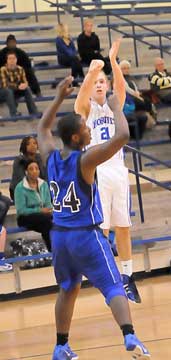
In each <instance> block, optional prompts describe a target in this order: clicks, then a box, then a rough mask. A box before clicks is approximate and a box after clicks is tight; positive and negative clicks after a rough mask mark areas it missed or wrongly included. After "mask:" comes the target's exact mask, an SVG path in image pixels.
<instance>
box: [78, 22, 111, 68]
mask: <svg viewBox="0 0 171 360" xmlns="http://www.w3.org/2000/svg"><path fill="white" fill-rule="evenodd" d="M77 44H78V52H79V55H80V57H81V61H82V62H83V63H85V64H87V65H90V63H91V60H93V59H100V60H103V61H104V63H105V65H104V68H103V70H104V72H105V73H106V74H107V75H108V74H110V73H111V66H110V61H109V58H108V57H104V56H103V55H102V54H101V52H100V40H99V37H98V36H97V35H96V34H95V32H93V21H92V20H91V19H86V20H85V21H84V31H83V32H82V33H81V34H80V35H79V36H78V39H77Z"/></svg>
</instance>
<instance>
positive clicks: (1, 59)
mask: <svg viewBox="0 0 171 360" xmlns="http://www.w3.org/2000/svg"><path fill="white" fill-rule="evenodd" d="M11 49H13V50H15V53H16V56H17V64H18V65H19V66H22V67H23V68H24V70H25V73H26V77H27V81H28V83H29V86H30V88H31V90H32V92H33V93H34V94H35V95H36V96H40V95H41V91H40V86H39V83H38V80H37V78H36V76H35V74H34V71H33V69H32V66H31V61H30V59H29V57H28V55H27V54H26V52H25V51H23V50H22V49H20V48H18V47H17V40H16V38H15V36H14V35H12V34H10V35H8V36H7V39H6V47H4V48H3V49H2V50H0V67H2V66H4V65H5V64H6V57H7V53H8V51H9V50H11Z"/></svg>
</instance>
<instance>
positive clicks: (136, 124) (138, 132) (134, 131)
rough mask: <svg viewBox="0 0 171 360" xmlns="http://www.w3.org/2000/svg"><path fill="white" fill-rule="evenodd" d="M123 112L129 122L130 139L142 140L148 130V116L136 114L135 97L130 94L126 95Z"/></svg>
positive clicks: (143, 113)
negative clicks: (146, 129)
mask: <svg viewBox="0 0 171 360" xmlns="http://www.w3.org/2000/svg"><path fill="white" fill-rule="evenodd" d="M123 112H124V114H125V116H126V118H127V121H128V125H129V131H130V137H131V138H133V139H142V137H143V134H144V131H145V128H146V123H147V116H146V113H145V112H142V113H136V111H135V103H134V100H133V97H132V96H131V95H129V94H128V93H126V100H125V104H124V107H123Z"/></svg>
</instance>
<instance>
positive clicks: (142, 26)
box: [99, 14, 171, 67]
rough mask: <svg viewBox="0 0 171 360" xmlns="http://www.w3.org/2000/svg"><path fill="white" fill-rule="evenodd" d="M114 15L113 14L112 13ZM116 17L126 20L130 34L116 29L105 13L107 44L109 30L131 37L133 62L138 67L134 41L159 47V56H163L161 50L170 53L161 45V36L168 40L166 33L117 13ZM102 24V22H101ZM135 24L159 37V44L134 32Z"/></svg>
mask: <svg viewBox="0 0 171 360" xmlns="http://www.w3.org/2000/svg"><path fill="white" fill-rule="evenodd" d="M112 15H114V14H112ZM114 16H115V17H116V18H119V19H121V20H124V21H125V22H127V23H128V24H129V25H130V26H132V34H128V33H127V32H126V31H124V30H121V29H118V28H117V27H116V26H113V25H112V24H110V21H109V14H108V15H107V24H106V27H107V28H108V36H109V46H111V34H110V30H111V29H112V30H114V31H116V32H119V33H121V34H122V35H124V36H125V37H129V38H132V39H133V41H134V54H135V63H136V66H137V67H138V65H139V62H138V52H137V45H136V41H139V42H141V43H143V44H145V45H148V46H153V48H155V49H158V48H159V49H160V55H161V57H163V52H165V53H167V54H168V55H171V53H170V52H169V51H168V50H167V49H165V48H163V47H162V37H163V38H166V39H167V40H170V37H169V36H167V35H164V34H162V33H159V32H158V31H156V30H153V29H150V28H148V27H147V26H144V25H142V24H141V25H140V24H138V23H137V22H135V21H133V20H129V19H126V18H125V17H123V16H121V15H119V14H117V15H116V14H115V15H114ZM101 25H102V24H101ZM101 25H99V27H102V26H101ZM136 26H139V27H140V28H142V29H145V30H148V31H151V33H152V34H155V35H157V36H158V37H159V46H158V45H155V44H151V42H149V41H147V40H143V35H142V37H141V34H136V31H135V27H136Z"/></svg>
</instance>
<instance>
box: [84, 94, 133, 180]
mask: <svg viewBox="0 0 171 360" xmlns="http://www.w3.org/2000/svg"><path fill="white" fill-rule="evenodd" d="M108 101H109V105H110V107H111V109H112V111H113V112H114V115H115V119H116V131H115V135H114V136H113V137H112V138H111V139H110V140H108V141H106V142H104V143H103V144H100V145H96V146H92V147H91V148H89V149H88V150H87V151H86V152H85V153H84V154H83V155H82V157H81V172H82V176H83V178H84V180H85V181H86V182H87V183H88V184H92V183H93V181H94V173H95V169H96V167H97V166H98V165H100V164H102V163H103V162H105V161H106V160H108V159H110V158H111V157H112V156H113V155H114V154H115V153H117V152H118V150H120V149H121V148H122V146H123V145H125V144H126V143H127V142H128V140H129V128H128V123H127V120H126V118H125V115H124V113H123V112H122V111H121V109H120V104H119V101H118V99H117V96H116V95H112V96H110V98H109V99H108Z"/></svg>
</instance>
